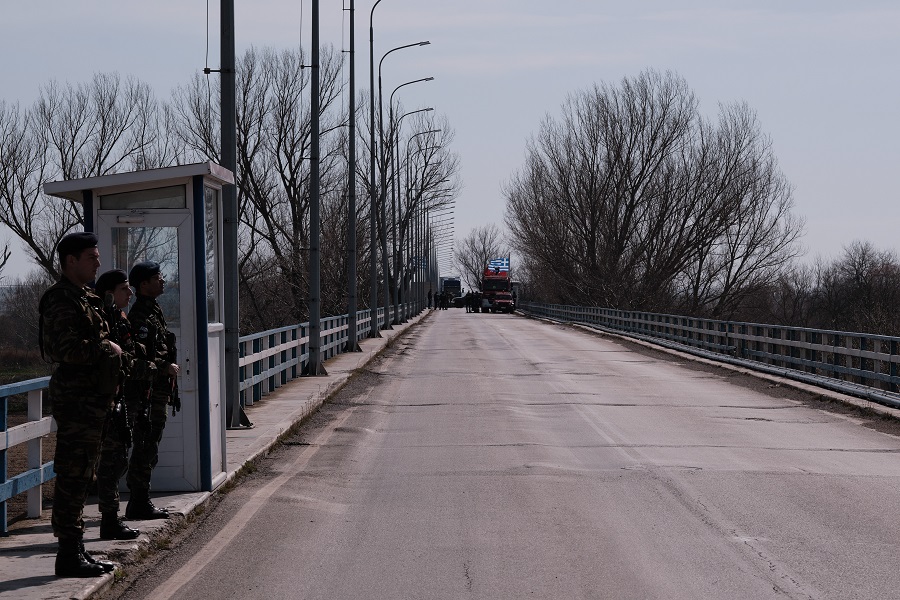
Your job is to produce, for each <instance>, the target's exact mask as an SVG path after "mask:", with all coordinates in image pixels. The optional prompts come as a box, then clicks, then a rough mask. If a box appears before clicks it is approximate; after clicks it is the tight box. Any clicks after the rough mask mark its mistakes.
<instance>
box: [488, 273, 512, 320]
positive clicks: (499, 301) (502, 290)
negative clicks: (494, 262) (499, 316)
mask: <svg viewBox="0 0 900 600" xmlns="http://www.w3.org/2000/svg"><path fill="white" fill-rule="evenodd" d="M513 310H515V305H514V304H513V296H512V280H511V279H510V278H509V271H501V270H500V269H492V268H490V267H486V268H485V269H484V273H483V274H482V276H481V312H493V313H497V312H507V313H511V312H513Z"/></svg>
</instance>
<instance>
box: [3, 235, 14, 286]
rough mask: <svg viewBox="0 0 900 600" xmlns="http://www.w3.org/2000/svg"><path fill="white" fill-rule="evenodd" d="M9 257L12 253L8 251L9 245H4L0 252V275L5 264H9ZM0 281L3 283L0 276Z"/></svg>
mask: <svg viewBox="0 0 900 600" xmlns="http://www.w3.org/2000/svg"><path fill="white" fill-rule="evenodd" d="M11 256H12V252H11V251H10V249H9V243H4V244H3V250H0V273H3V268H4V267H6V263H8V262H9V259H10V257H11ZM0 281H3V277H2V275H0Z"/></svg>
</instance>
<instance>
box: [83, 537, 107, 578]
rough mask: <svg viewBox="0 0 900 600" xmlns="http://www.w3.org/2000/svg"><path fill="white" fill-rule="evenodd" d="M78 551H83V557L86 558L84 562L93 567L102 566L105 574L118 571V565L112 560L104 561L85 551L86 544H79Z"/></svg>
mask: <svg viewBox="0 0 900 600" xmlns="http://www.w3.org/2000/svg"><path fill="white" fill-rule="evenodd" d="M78 550H79V551H81V555H82V556H83V557H84V560H86V561H87V562H89V563H91V564H92V565H100V566H101V567H102V568H103V572H104V573H110V572H112V571H115V570H116V563H114V562H112V561H111V560H103V559H100V558H94V557H93V556H91V554H90V553H89V552H88V551H87V550H85V549H84V542H79V543H78Z"/></svg>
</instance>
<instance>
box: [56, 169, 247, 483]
mask: <svg viewBox="0 0 900 600" xmlns="http://www.w3.org/2000/svg"><path fill="white" fill-rule="evenodd" d="M233 183H234V175H233V174H232V173H231V171H229V170H227V169H225V168H223V167H221V166H219V165H217V164H215V163H212V162H204V163H198V164H190V165H182V166H176V167H167V168H163V169H153V170H147V171H135V172H130V173H118V174H114V175H105V176H101V177H91V178H87V179H78V180H69V181H56V182H50V183H46V184H45V185H44V191H45V192H46V193H47V194H48V195H52V196H58V197H61V198H67V199H69V200H72V201H75V202H80V203H81V204H82V205H83V208H84V220H85V230H86V231H92V232H94V233H96V234H97V237H98V238H99V250H100V261H101V263H102V264H101V266H100V272H101V273H103V272H105V271H107V270H109V269H122V270H124V271H125V272H126V273H127V272H129V271H130V270H131V267H132V266H133V265H134V264H135V263H138V262H141V261H147V260H150V261H154V262H157V263H159V265H160V268H161V273H162V275H163V276H164V277H165V281H166V283H165V292H164V294H163V295H162V296H160V297H159V298H158V299H157V301H158V302H159V304H160V306H161V307H162V310H163V313H164V314H165V317H166V322H167V324H168V326H169V329H170V330H171V331H172V332H173V333H175V337H176V339H177V343H176V346H177V350H178V364H179V365H180V366H181V373H180V374H179V376H178V388H179V393H180V397H181V407H182V408H181V411H180V412H179V413H178V414H177V415H176V416H174V417H173V416H172V413H171V411H170V412H169V417H168V421H167V423H166V428H165V431H164V433H163V440H162V444H161V445H160V452H159V464H158V465H157V466H156V468H155V469H154V470H153V480H152V489H153V491H154V492H161V491H172V492H176V491H177V492H181V491H210V490H213V489H215V488H216V487H218V486H219V485H220V484H221V483H222V482H223V481H224V480H225V476H226V473H227V469H226V456H225V428H226V427H225V425H226V422H225V406H226V402H225V373H224V360H225V344H224V334H225V326H224V325H223V323H222V321H223V314H222V304H221V299H222V297H223V293H222V292H223V290H222V277H221V273H222V242H221V232H222V186H223V185H225V184H233Z"/></svg>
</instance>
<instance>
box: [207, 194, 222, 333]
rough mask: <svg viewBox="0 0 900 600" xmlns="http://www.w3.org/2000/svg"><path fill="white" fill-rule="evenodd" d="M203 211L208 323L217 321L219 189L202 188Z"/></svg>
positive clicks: (218, 318)
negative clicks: (204, 220)
mask: <svg viewBox="0 0 900 600" xmlns="http://www.w3.org/2000/svg"><path fill="white" fill-rule="evenodd" d="M203 196H204V204H205V207H204V209H205V210H204V213H205V216H206V224H205V227H204V229H205V231H206V315H207V322H208V323H219V322H221V320H222V319H221V317H220V316H219V294H218V284H219V277H218V272H217V269H216V266H217V264H218V260H216V259H217V257H218V254H219V235H218V222H219V214H218V210H219V208H218V207H219V190H216V189H214V188H211V187H205V188H204V193H203Z"/></svg>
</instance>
